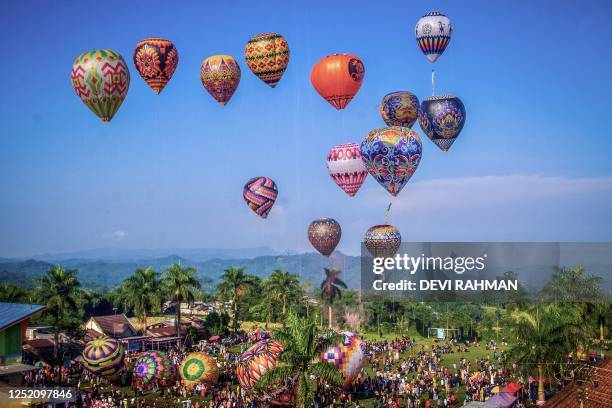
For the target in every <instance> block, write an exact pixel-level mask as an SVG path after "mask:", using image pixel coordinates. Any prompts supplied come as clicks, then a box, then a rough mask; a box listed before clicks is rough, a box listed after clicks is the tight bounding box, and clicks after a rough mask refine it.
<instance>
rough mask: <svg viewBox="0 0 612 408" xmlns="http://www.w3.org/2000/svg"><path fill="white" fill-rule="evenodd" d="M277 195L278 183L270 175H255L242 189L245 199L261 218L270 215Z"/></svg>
mask: <svg viewBox="0 0 612 408" xmlns="http://www.w3.org/2000/svg"><path fill="white" fill-rule="evenodd" d="M277 195H278V188H277V187H276V183H275V182H274V180H272V179H271V178H269V177H253V178H252V179H250V180H249V181H247V182H246V184H245V185H244V188H243V190H242V196H243V197H244V201H246V203H247V205H248V206H249V208H250V209H251V210H253V211H254V212H255V214H257V215H259V216H260V217H261V218H267V217H268V213H269V212H270V210H271V209H272V206H273V205H274V202H275V201H276V197H277Z"/></svg>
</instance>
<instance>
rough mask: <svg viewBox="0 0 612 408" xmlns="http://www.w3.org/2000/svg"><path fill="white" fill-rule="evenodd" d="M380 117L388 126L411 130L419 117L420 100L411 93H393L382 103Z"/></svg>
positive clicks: (385, 97)
mask: <svg viewBox="0 0 612 408" xmlns="http://www.w3.org/2000/svg"><path fill="white" fill-rule="evenodd" d="M380 115H381V116H382V118H383V120H384V121H385V123H386V124H387V126H402V127H407V128H411V127H412V125H414V122H416V120H417V118H418V116H419V98H417V97H416V95H415V94H413V93H411V92H406V91H398V92H391V93H389V94H387V95H385V96H384V98H383V99H382V101H381V102H380Z"/></svg>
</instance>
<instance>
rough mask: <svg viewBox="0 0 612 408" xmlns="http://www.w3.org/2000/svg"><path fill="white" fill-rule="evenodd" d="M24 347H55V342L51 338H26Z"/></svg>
mask: <svg viewBox="0 0 612 408" xmlns="http://www.w3.org/2000/svg"><path fill="white" fill-rule="evenodd" d="M23 345H24V347H26V346H27V347H31V348H33V349H45V348H53V346H54V345H55V343H53V341H51V340H50V339H34V340H26V341H24V342H23Z"/></svg>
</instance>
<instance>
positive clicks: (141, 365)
mask: <svg viewBox="0 0 612 408" xmlns="http://www.w3.org/2000/svg"><path fill="white" fill-rule="evenodd" d="M134 376H135V377H136V378H137V379H138V380H140V381H141V382H142V384H143V385H149V384H150V383H151V382H152V381H153V380H158V385H162V386H167V385H172V384H171V383H172V382H173V381H174V380H175V378H176V367H175V366H174V364H172V362H171V361H170V359H169V358H168V355H167V354H166V353H164V352H162V351H149V352H146V353H142V354H141V355H139V356H138V358H137V359H136V361H135V362H134Z"/></svg>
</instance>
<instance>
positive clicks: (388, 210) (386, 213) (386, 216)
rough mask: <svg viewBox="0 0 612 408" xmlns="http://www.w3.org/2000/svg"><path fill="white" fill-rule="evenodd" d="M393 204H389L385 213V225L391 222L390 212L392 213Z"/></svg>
mask: <svg viewBox="0 0 612 408" xmlns="http://www.w3.org/2000/svg"><path fill="white" fill-rule="evenodd" d="M392 204H393V202H389V205H388V206H387V211H385V224H387V223H388V222H389V212H390V211H391V205H392Z"/></svg>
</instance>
